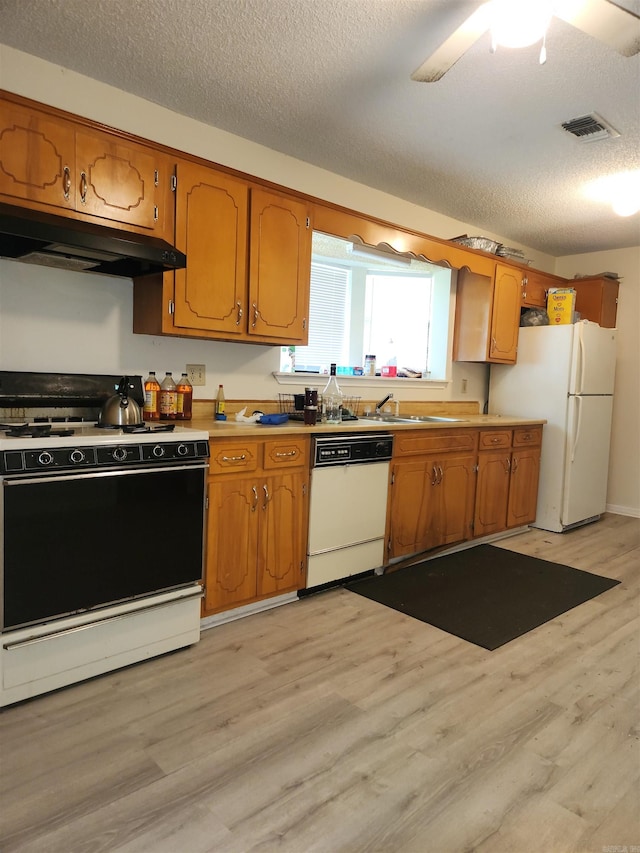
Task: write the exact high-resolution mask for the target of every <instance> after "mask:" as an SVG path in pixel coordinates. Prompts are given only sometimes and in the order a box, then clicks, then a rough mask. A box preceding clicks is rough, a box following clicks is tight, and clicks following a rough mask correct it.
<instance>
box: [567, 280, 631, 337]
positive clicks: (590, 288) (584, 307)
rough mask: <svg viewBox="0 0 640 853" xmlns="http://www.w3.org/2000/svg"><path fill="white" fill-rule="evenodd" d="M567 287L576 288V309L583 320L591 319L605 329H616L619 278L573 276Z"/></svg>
mask: <svg viewBox="0 0 640 853" xmlns="http://www.w3.org/2000/svg"><path fill="white" fill-rule="evenodd" d="M566 287H573V288H575V291H576V311H577V312H578V313H579V314H580V317H581V319H582V320H591V322H592V323H597V324H598V325H599V326H602V327H603V328H605V329H615V327H616V318H617V314H618V290H619V288H620V283H619V281H618V280H617V279H615V278H608V277H607V276H593V277H591V278H572V279H570V280H569V281H568V282H567V284H566Z"/></svg>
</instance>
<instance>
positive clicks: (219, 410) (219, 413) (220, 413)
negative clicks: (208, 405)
mask: <svg viewBox="0 0 640 853" xmlns="http://www.w3.org/2000/svg"><path fill="white" fill-rule="evenodd" d="M215 417H216V420H217V421H225V420H226V419H227V416H226V415H225V413H224V387H223V386H222V385H218V396H217V397H216V405H215Z"/></svg>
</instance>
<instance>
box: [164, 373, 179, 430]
mask: <svg viewBox="0 0 640 853" xmlns="http://www.w3.org/2000/svg"><path fill="white" fill-rule="evenodd" d="M177 408H178V393H177V391H176V383H175V382H174V381H173V376H172V375H171V371H167V372H166V373H165V375H164V379H163V380H162V382H161V383H160V420H162V421H173V420H175V417H176V410H177Z"/></svg>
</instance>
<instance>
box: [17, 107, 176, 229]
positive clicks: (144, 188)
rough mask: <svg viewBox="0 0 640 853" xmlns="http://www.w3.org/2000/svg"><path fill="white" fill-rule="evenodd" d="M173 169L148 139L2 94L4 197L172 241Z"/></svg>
mask: <svg viewBox="0 0 640 853" xmlns="http://www.w3.org/2000/svg"><path fill="white" fill-rule="evenodd" d="M171 172H172V167H171V163H170V161H169V158H168V157H167V155H165V154H163V153H161V152H159V151H157V150H155V149H154V148H152V147H150V146H146V145H144V144H142V143H138V142H135V141H133V140H130V139H127V138H124V137H122V136H120V135H118V134H116V133H109V132H106V131H100V130H97V129H93V128H91V127H89V126H85V125H83V124H82V123H81V122H80V120H78V122H74V121H72V120H71V119H68V118H65V117H62V116H58V115H56V114H54V113H49V112H47V111H46V110H45V109H43V110H42V111H40V110H36V109H34V108H32V107H30V106H26V105H23V104H20V103H14V102H13V101H10V100H0V196H1V198H2V201H7V202H11V203H13V204H19V205H20V206H28V207H31V208H35V209H38V210H43V211H47V212H52V211H54V210H55V212H57V213H62V214H63V215H65V216H68V217H72V218H77V219H90V220H91V221H94V222H100V223H103V224H109V225H110V226H112V227H114V226H115V227H123V228H124V227H126V228H131V229H133V230H140V231H147V232H152V233H153V234H154V235H157V236H160V237H164V238H165V239H168V240H170V241H173V198H172V194H171ZM105 220H106V222H105Z"/></svg>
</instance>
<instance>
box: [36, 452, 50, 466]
mask: <svg viewBox="0 0 640 853" xmlns="http://www.w3.org/2000/svg"><path fill="white" fill-rule="evenodd" d="M38 463H39V464H40V465H51V464H52V463H53V456H52V454H51V453H49V451H48V450H43V451H42V453H41V454H40V456H38Z"/></svg>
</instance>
